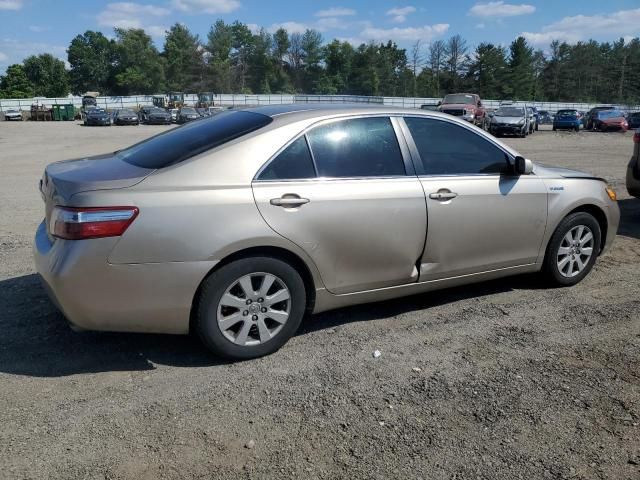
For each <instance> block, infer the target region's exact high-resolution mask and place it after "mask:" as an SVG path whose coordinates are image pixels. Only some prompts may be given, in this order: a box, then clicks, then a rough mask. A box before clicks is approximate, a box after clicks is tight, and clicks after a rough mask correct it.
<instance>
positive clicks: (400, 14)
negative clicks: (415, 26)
mask: <svg viewBox="0 0 640 480" xmlns="http://www.w3.org/2000/svg"><path fill="white" fill-rule="evenodd" d="M415 11H416V7H412V6H411V5H408V6H406V7H395V8H392V9H391V10H387V15H390V16H391V17H392V18H391V20H392V21H394V22H395V23H403V22H405V21H406V20H407V15H409V14H410V13H413V12H415Z"/></svg>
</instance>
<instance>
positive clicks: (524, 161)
mask: <svg viewBox="0 0 640 480" xmlns="http://www.w3.org/2000/svg"><path fill="white" fill-rule="evenodd" d="M514 167H515V171H516V174H517V175H529V174H530V173H531V172H533V162H532V161H531V160H529V159H528V158H524V157H520V156H517V157H516V158H515V163H514Z"/></svg>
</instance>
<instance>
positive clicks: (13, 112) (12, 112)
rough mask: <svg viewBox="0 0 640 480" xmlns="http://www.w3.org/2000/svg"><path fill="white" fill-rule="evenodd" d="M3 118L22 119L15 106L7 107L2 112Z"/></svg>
mask: <svg viewBox="0 0 640 480" xmlns="http://www.w3.org/2000/svg"><path fill="white" fill-rule="evenodd" d="M4 119H5V121H7V122H14V121H18V122H21V121H22V112H21V111H20V110H18V109H17V108H9V109H7V110H5V112H4Z"/></svg>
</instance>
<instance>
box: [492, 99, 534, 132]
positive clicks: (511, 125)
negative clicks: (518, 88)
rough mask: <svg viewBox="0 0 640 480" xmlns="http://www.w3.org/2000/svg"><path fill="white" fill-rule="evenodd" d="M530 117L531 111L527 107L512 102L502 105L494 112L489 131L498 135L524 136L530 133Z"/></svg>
mask: <svg viewBox="0 0 640 480" xmlns="http://www.w3.org/2000/svg"><path fill="white" fill-rule="evenodd" d="M529 118H530V117H529V112H528V111H527V109H526V107H521V106H517V105H511V104H507V105H500V107H499V108H498V109H497V110H496V111H495V112H493V116H492V117H491V121H490V122H489V132H490V133H491V134H492V135H495V136H496V137H499V136H500V135H504V134H509V135H518V136H519V137H522V138H524V137H526V136H527V135H528V134H529V130H530V123H529V122H530V120H529Z"/></svg>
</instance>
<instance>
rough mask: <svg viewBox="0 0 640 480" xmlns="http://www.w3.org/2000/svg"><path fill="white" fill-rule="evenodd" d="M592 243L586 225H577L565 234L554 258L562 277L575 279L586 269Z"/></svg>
mask: <svg viewBox="0 0 640 480" xmlns="http://www.w3.org/2000/svg"><path fill="white" fill-rule="evenodd" d="M593 242H594V238H593V232H592V231H591V229H590V228H589V227H587V226H586V225H577V226H575V227H573V228H572V229H571V230H569V231H568V232H567V233H566V235H565V236H564V237H563V238H562V242H561V243H560V247H559V248H558V254H557V258H556V261H557V265H558V271H559V272H560V274H561V275H562V276H563V277H567V278H571V277H575V276H576V275H579V274H580V273H581V272H582V271H583V270H584V269H585V268H586V266H587V265H588V264H589V260H591V256H592V255H593Z"/></svg>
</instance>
